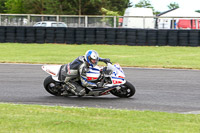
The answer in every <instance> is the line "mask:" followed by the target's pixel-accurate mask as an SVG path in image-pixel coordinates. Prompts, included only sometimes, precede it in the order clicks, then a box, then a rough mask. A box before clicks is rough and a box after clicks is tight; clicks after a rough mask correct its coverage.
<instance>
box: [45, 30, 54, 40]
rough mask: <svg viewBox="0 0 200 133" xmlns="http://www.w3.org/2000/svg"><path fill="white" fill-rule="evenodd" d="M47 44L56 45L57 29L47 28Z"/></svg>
mask: <svg viewBox="0 0 200 133" xmlns="http://www.w3.org/2000/svg"><path fill="white" fill-rule="evenodd" d="M45 40H46V43H55V28H54V27H47V28H46V39H45Z"/></svg>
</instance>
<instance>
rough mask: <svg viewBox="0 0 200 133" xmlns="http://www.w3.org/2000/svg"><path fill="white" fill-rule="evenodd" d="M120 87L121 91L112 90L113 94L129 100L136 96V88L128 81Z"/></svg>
mask: <svg viewBox="0 0 200 133" xmlns="http://www.w3.org/2000/svg"><path fill="white" fill-rule="evenodd" d="M120 87H121V88H120V89H113V90H111V91H110V92H111V94H113V95H114V96H117V97H120V98H129V97H132V96H133V95H134V94H135V91H136V90H135V87H134V86H133V85H132V84H131V83H130V82H128V81H126V83H125V84H123V85H121V86H120Z"/></svg>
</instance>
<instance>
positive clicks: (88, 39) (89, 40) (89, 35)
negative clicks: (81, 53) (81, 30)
mask: <svg viewBox="0 0 200 133" xmlns="http://www.w3.org/2000/svg"><path fill="white" fill-rule="evenodd" d="M85 33H86V35H85V43H86V44H94V43H95V33H96V29H95V28H87V29H86V31H85Z"/></svg>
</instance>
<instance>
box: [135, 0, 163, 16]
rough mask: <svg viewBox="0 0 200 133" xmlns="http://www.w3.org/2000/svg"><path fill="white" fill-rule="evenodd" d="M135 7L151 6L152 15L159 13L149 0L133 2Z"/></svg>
mask: <svg viewBox="0 0 200 133" xmlns="http://www.w3.org/2000/svg"><path fill="white" fill-rule="evenodd" d="M135 7H140V8H152V10H153V14H154V15H156V14H159V13H160V12H159V11H155V9H154V7H153V6H152V4H151V2H150V1H149V0H140V1H139V3H137V4H135Z"/></svg>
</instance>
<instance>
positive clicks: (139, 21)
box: [0, 14, 200, 29]
mask: <svg viewBox="0 0 200 133" xmlns="http://www.w3.org/2000/svg"><path fill="white" fill-rule="evenodd" d="M39 21H61V22H65V23H66V24H67V25H68V27H93V28H94V27H95V28H100V27H102V28H143V29H149V28H150V29H200V17H191V16H188V17H179V16H177V17H162V16H102V15H101V16H94V15H86V16H85V15H81V16H79V15H37V14H0V26H33V25H34V24H35V23H36V22H39Z"/></svg>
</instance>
